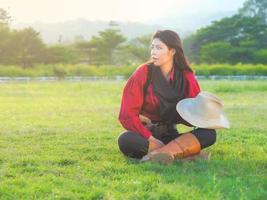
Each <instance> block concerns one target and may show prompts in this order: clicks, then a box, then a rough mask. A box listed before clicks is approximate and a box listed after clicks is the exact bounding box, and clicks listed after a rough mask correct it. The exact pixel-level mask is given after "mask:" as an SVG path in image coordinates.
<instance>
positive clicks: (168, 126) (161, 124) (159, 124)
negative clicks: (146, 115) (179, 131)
mask: <svg viewBox="0 0 267 200" xmlns="http://www.w3.org/2000/svg"><path fill="white" fill-rule="evenodd" d="M152 123H153V125H155V126H157V127H162V128H163V127H165V128H167V129H176V124H174V123H166V122H152Z"/></svg>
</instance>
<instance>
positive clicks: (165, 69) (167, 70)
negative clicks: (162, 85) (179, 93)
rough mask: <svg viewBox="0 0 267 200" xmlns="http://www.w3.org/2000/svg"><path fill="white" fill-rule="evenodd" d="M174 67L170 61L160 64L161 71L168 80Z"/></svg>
mask: <svg viewBox="0 0 267 200" xmlns="http://www.w3.org/2000/svg"><path fill="white" fill-rule="evenodd" d="M172 68H173V62H169V63H166V64H164V65H162V66H160V69H161V72H162V74H163V75H164V77H165V78H166V79H167V80H169V75H170V72H171V70H172Z"/></svg>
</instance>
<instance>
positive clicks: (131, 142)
mask: <svg viewBox="0 0 267 200" xmlns="http://www.w3.org/2000/svg"><path fill="white" fill-rule="evenodd" d="M118 145H119V148H120V150H121V152H122V153H123V154H124V155H125V156H129V157H132V158H138V159H140V158H142V157H143V156H144V155H146V154H147V152H148V147H149V143H148V140H147V139H145V138H144V137H142V136H141V135H139V134H138V133H135V132H132V131H126V132H123V133H122V134H121V135H120V136H119V138H118Z"/></svg>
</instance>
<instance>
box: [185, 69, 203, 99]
mask: <svg viewBox="0 0 267 200" xmlns="http://www.w3.org/2000/svg"><path fill="white" fill-rule="evenodd" d="M185 77H186V80H187V91H186V95H185V96H186V98H194V97H196V96H197V95H198V93H199V92H200V87H199V84H198V82H197V80H196V78H195V75H194V74H193V73H192V72H189V71H187V72H185Z"/></svg>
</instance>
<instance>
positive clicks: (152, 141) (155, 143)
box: [148, 136, 164, 152]
mask: <svg viewBox="0 0 267 200" xmlns="http://www.w3.org/2000/svg"><path fill="white" fill-rule="evenodd" d="M148 142H149V147H148V152H151V151H153V150H155V149H158V148H160V147H163V146H164V143H163V142H162V141H160V140H158V139H156V138H154V137H153V136H150V137H149V138H148Z"/></svg>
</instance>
